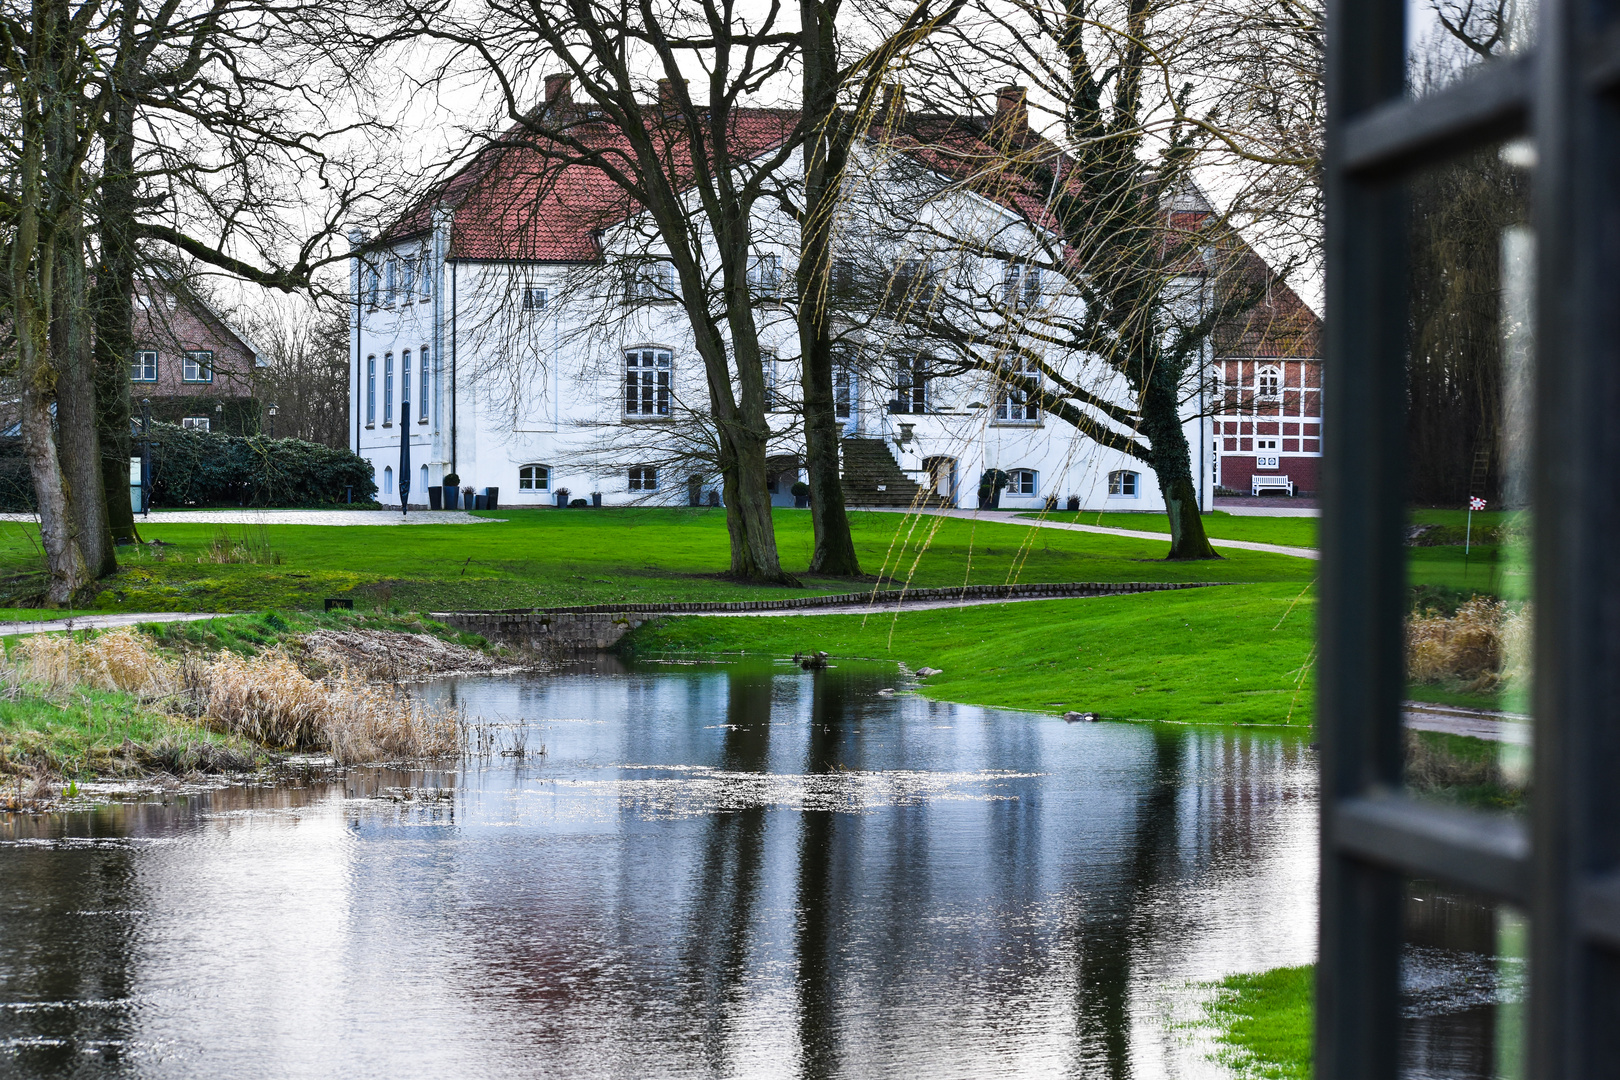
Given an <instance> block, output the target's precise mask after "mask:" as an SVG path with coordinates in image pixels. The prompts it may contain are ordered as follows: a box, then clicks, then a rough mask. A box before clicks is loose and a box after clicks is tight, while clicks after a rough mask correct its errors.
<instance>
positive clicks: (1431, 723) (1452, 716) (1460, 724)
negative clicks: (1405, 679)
mask: <svg viewBox="0 0 1620 1080" xmlns="http://www.w3.org/2000/svg"><path fill="white" fill-rule="evenodd" d="M1402 708H1403V709H1404V710H1405V713H1406V726H1407V727H1409V728H1412V729H1413V730H1415V731H1440V732H1444V733H1445V734H1447V735H1469V736H1472V737H1473V738H1476V739H1485V740H1487V741H1488V742H1505V743H1512V744H1513V745H1515V746H1529V745H1530V718H1529V717H1528V716H1521V715H1519V714H1518V713H1502V712H1485V711H1483V710H1480V709H1458V708H1453V707H1452V706H1449V705H1430V704H1429V703H1428V702H1425V701H1408V702H1407V703H1406V704H1405V705H1403V706H1402Z"/></svg>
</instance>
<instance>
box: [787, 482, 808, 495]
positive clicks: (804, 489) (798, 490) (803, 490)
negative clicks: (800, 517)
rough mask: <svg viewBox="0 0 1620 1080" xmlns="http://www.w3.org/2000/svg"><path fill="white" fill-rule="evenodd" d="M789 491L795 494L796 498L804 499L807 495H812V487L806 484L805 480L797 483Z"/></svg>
mask: <svg viewBox="0 0 1620 1080" xmlns="http://www.w3.org/2000/svg"><path fill="white" fill-rule="evenodd" d="M788 490H789V491H791V492H792V493H793V497H794V498H796V499H802V498H804V497H805V496H806V495H808V494H810V485H809V484H807V483H805V482H804V481H803V480H798V481H795V482H794V484H793V486H792V487H791V488H789V489H788Z"/></svg>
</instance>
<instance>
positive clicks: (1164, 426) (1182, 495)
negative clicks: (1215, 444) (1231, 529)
mask: <svg viewBox="0 0 1620 1080" xmlns="http://www.w3.org/2000/svg"><path fill="white" fill-rule="evenodd" d="M1163 382H1164V380H1162V379H1161V378H1158V377H1154V378H1150V379H1149V381H1148V385H1147V392H1146V393H1145V394H1143V396H1142V434H1144V435H1146V436H1147V437H1148V441H1149V443H1150V444H1151V445H1152V447H1153V471H1154V473H1155V474H1156V475H1157V476H1158V478H1159V492H1160V494H1162V495H1163V496H1164V510H1165V513H1166V514H1167V515H1168V516H1169V518H1170V554H1169V555H1167V556H1165V557H1166V558H1167V559H1174V560H1193V559H1218V558H1220V556H1219V555H1217V554H1215V549H1214V548H1212V547H1210V546H1209V537H1208V536H1206V535H1205V534H1204V518H1203V515H1202V514H1200V513H1199V510H1198V489H1197V487H1196V485H1194V484H1193V477H1192V448H1191V447H1190V446H1188V445H1187V433H1186V432H1185V431H1183V430H1182V427H1181V410H1180V408H1179V394H1178V393H1177V388H1176V387H1175V386H1173V385H1172V386H1166V385H1163Z"/></svg>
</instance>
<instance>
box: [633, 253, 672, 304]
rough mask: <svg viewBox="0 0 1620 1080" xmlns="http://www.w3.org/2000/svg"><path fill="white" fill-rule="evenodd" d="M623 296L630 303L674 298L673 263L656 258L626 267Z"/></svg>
mask: <svg viewBox="0 0 1620 1080" xmlns="http://www.w3.org/2000/svg"><path fill="white" fill-rule="evenodd" d="M624 296H625V299H626V300H628V301H630V302H632V303H636V302H642V301H648V302H653V301H661V300H674V299H676V296H675V264H674V263H672V262H668V261H667V260H663V259H657V260H653V261H651V262H642V263H637V264H635V265H634V266H631V267H629V268H627V269H626V271H625V275H624Z"/></svg>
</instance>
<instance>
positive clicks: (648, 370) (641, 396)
mask: <svg viewBox="0 0 1620 1080" xmlns="http://www.w3.org/2000/svg"><path fill="white" fill-rule="evenodd" d="M674 362H675V361H674V355H673V354H672V353H671V352H670V351H669V350H668V349H660V348H658V347H656V346H649V347H644V348H638V349H626V350H624V415H626V416H668V415H669V405H670V400H669V399H670V374H671V371H672V369H673V368H674Z"/></svg>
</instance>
